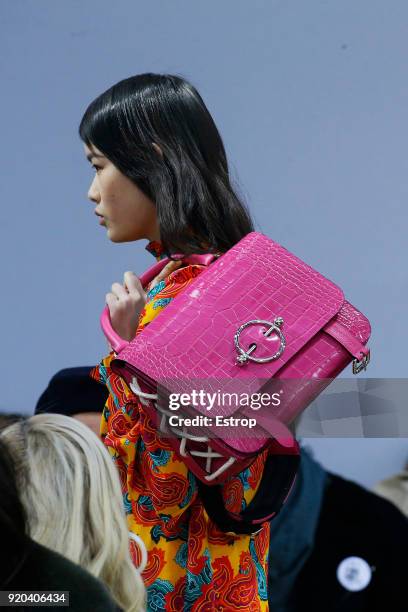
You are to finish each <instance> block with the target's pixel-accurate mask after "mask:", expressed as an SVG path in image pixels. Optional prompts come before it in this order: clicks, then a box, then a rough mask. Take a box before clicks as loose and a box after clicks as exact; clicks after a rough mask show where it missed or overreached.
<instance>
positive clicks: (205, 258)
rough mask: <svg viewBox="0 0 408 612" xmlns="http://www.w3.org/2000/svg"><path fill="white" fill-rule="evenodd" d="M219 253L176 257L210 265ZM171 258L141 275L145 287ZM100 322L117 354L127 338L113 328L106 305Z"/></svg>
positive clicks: (156, 264) (140, 278)
mask: <svg viewBox="0 0 408 612" xmlns="http://www.w3.org/2000/svg"><path fill="white" fill-rule="evenodd" d="M217 256H218V255H217V254H215V253H205V254H196V253H192V254H191V255H183V254H182V253H176V254H175V255H174V257H176V258H178V260H179V261H182V262H183V263H185V264H189V265H201V266H208V265H209V264H210V263H211V262H212V261H213V260H214V259H215V258H216V257H217ZM169 261H171V260H170V258H169V257H166V258H165V259H161V260H160V261H158V262H156V263H155V264H153V266H151V267H150V268H148V269H147V270H146V271H145V272H143V274H142V275H141V276H140V277H139V280H140V282H141V284H142V287H143V288H146V287H147V285H148V284H149V283H150V282H151V281H152V280H153V279H154V278H155V277H156V276H157V275H158V274H159V273H160V272H161V271H162V270H163V268H164V267H165V266H166V265H167V264H168V263H169ZM100 323H101V327H102V331H103V333H104V334H105V336H106V338H107V340H108V341H109V344H110V345H111V347H112V349H113V350H114V351H115V353H116V354H118V353H120V351H122V350H123V349H124V348H125V347H126V346H127V345H128V344H129V342H128V341H127V340H124V339H123V338H121V337H120V336H119V335H118V334H117V333H116V332H115V330H114V329H113V327H112V323H111V320H110V315H109V308H108V306H105V308H104V309H103V312H102V314H101V317H100Z"/></svg>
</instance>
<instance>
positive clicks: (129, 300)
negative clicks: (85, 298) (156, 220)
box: [106, 261, 181, 342]
mask: <svg viewBox="0 0 408 612" xmlns="http://www.w3.org/2000/svg"><path fill="white" fill-rule="evenodd" d="M180 266H181V262H180V261H170V262H169V263H168V264H167V265H166V266H164V268H163V270H162V271H161V272H160V274H158V275H157V276H155V277H154V279H153V280H152V281H151V283H150V285H149V288H150V289H153V287H155V286H156V285H157V283H159V282H160V281H162V280H163V279H165V278H166V277H167V276H168V275H169V274H170V273H171V272H173V271H174V270H176V269H177V268H179V267H180ZM146 296H147V294H146V292H145V291H144V289H143V287H142V284H141V282H140V280H139V278H138V277H137V276H136V274H135V273H134V272H125V274H124V275H123V285H121V284H120V283H113V285H112V288H111V292H110V293H107V294H106V304H107V305H108V307H109V313H110V319H111V323H112V327H113V329H114V330H115V332H116V333H117V334H118V335H119V336H120V337H121V338H123V339H124V340H127V341H128V342H130V340H133V338H134V337H135V335H136V330H137V326H138V323H139V317H140V313H141V312H142V310H143V308H144V305H145V304H146Z"/></svg>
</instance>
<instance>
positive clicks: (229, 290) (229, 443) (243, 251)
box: [101, 232, 371, 484]
mask: <svg viewBox="0 0 408 612" xmlns="http://www.w3.org/2000/svg"><path fill="white" fill-rule="evenodd" d="M183 261H184V262H185V263H186V264H199V265H203V266H206V269H205V270H203V271H202V272H201V274H199V275H198V277H196V278H195V279H194V281H192V282H191V283H190V285H188V287H187V288H186V289H185V290H184V291H183V292H181V293H179V294H178V295H177V296H176V297H175V298H174V299H173V300H172V302H171V303H169V305H168V306H167V307H166V308H165V309H164V310H163V311H162V312H161V313H160V315H159V316H158V317H156V318H155V319H154V320H153V321H152V322H151V323H149V324H148V325H147V326H146V327H145V329H144V330H143V331H142V332H141V333H140V334H139V335H138V336H137V337H136V338H135V339H134V340H133V341H131V342H126V341H124V340H123V339H121V338H120V337H119V336H118V335H117V334H116V333H115V332H114V330H113V329H112V326H111V323H110V318H109V310H108V309H107V308H105V310H104V312H103V313H102V317H101V324H102V329H103V331H104V333H105V335H106V337H107V338H108V340H109V341H110V343H111V346H112V348H113V350H114V351H115V353H116V358H115V359H114V360H113V361H112V363H111V366H112V369H113V370H114V371H115V372H116V373H117V374H119V375H120V376H121V377H122V378H123V379H124V380H125V381H126V382H127V383H128V385H129V386H130V388H131V389H132V390H133V392H134V393H135V394H137V395H138V396H139V397H140V401H141V402H142V403H143V404H144V405H145V407H146V410H147V411H148V413H149V415H150V416H151V418H152V419H155V421H154V422H155V423H156V426H157V427H158V429H159V430H160V431H161V432H162V435H164V436H168V441H169V443H170V444H171V445H172V447H173V448H174V449H175V450H176V452H177V453H178V455H179V456H180V458H182V460H183V461H184V462H185V463H187V465H188V467H189V468H190V469H191V471H192V472H193V473H194V474H195V475H196V476H197V477H198V478H199V479H200V480H201V481H202V482H204V483H206V484H217V483H221V482H223V481H224V480H225V479H226V478H228V477H230V476H231V475H233V474H237V473H239V472H240V471H242V469H244V468H245V467H247V466H248V465H250V464H251V462H252V461H253V460H254V458H255V457H256V456H257V454H258V453H259V452H261V451H262V450H263V449H266V448H269V449H271V450H272V453H281V454H283V455H284V454H288V455H295V454H298V452H299V449H298V445H297V442H296V441H295V440H294V439H293V437H292V435H291V433H290V431H289V429H288V425H289V424H290V423H292V422H293V420H294V419H295V418H296V417H297V416H298V415H299V414H300V413H301V412H302V411H303V410H304V409H305V408H306V407H307V406H308V405H309V404H310V403H311V402H312V401H313V399H314V398H315V397H316V396H317V395H318V394H319V393H321V392H322V391H323V389H324V388H325V387H327V385H328V384H329V383H330V382H331V381H332V380H333V378H335V377H336V376H337V375H338V374H339V373H340V372H341V371H342V370H343V369H344V368H345V367H346V366H347V365H349V364H350V363H352V366H353V373H354V374H357V373H358V372H360V371H361V370H362V369H365V368H366V366H367V364H368V362H369V358H370V351H369V349H368V348H367V347H366V343H367V341H368V338H369V337H370V332H371V329H370V324H369V321H368V320H367V318H366V317H365V316H364V315H363V314H362V313H361V312H359V311H358V310H357V309H356V308H355V307H354V306H352V305H351V304H350V303H349V302H347V301H346V300H345V299H344V295H343V292H342V290H341V289H340V288H339V287H338V286H337V285H335V284H334V283H333V282H331V281H330V280H328V279H327V278H325V277H324V276H323V275H322V274H320V273H319V272H317V271H316V270H314V269H313V268H311V267H310V266H309V265H307V264H306V263H305V262H303V261H302V260H301V259H299V258H298V257H296V256H295V255H293V254H292V253H290V252H289V251H288V250H286V249H285V248H284V247H283V246H281V245H279V244H278V243H276V242H274V241H273V240H272V239H270V238H269V237H267V236H265V235H264V234H261V233H259V232H251V233H249V234H247V235H246V236H245V237H244V238H243V239H242V240H240V241H239V242H238V243H237V244H235V245H234V246H233V247H232V248H231V249H229V250H228V251H227V252H226V253H224V254H222V255H221V256H218V257H217V256H216V255H212V254H208V255H190V256H187V257H183ZM167 262H168V259H165V260H161V261H160V262H158V263H156V264H155V265H154V266H152V267H151V268H150V269H149V270H147V272H145V273H144V274H143V275H142V276H141V277H140V280H141V283H142V285H143V286H144V287H146V286H147V283H148V282H149V281H150V280H151V279H152V278H154V277H155V276H156V275H157V274H158V273H159V271H160V270H161V269H162V268H163V267H164V265H166V263H167ZM192 389H195V390H196V391H197V393H198V389H201V390H202V391H203V393H204V395H203V397H207V398H208V397H210V396H211V394H212V397H214V398H215V400H214V403H213V405H212V406H211V408H209V406H208V405H205V402H204V404H203V403H197V402H195V403H194V402H192V401H189V400H191V399H192V398H193V394H192ZM260 392H262V393H264V394H266V397H269V398H271V397H274V399H275V402H274V403H273V405H271V403H270V404H269V405H268V406H267V407H265V406H262V407H261V409H259V407H257V408H254V407H253V405H242V404H241V403H240V402H235V403H234V402H232V404H231V403H230V404H229V405H228V403H227V405H226V403H225V401H220V399H221V396H222V399H223V400H224V395H225V394H227V395H228V393H231V394H232V395H233V396H234V397H241V396H242V394H244V395H245V394H247V397H250V398H252V397H253V396H254V394H258V397H259V395H260ZM183 393H185V394H187V396H185V397H187V400H188V401H185V402H184V404H182V405H179V407H178V408H177V409H174V410H173V409H172V408H170V406H171V403H170V399H171V398H172V397H173V398H174V397H175V394H176V396H177V397H179V398H181V394H183ZM206 394H208V395H206ZM234 394H235V395H234ZM193 399H194V398H193ZM197 417H198V418H197ZM200 417H201V419H200ZM194 418H196V419H195V421H194ZM188 419H189V420H188ZM234 419H235V420H234ZM250 419H252V421H251V423H252V426H249V421H250ZM254 421H255V423H254V424H253V422H254ZM220 423H221V425H220Z"/></svg>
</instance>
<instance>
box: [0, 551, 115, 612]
mask: <svg viewBox="0 0 408 612" xmlns="http://www.w3.org/2000/svg"><path fill="white" fill-rule="evenodd" d="M0 572H1V590H3V591H69V594H70V595H69V601H70V605H69V607H61V606H60V607H57V606H52V605H51V606H50V607H48V606H47V607H46V608H44V607H42V606H41V609H44V610H55V611H57V610H59V611H60V610H73V611H75V612H91V611H92V612H121V608H119V607H118V606H117V605H116V603H115V602H114V601H113V599H112V597H111V596H110V594H109V592H108V590H107V588H106V587H105V586H104V585H103V584H102V582H100V581H99V580H97V579H96V578H95V577H94V576H92V575H91V574H90V573H89V572H87V571H85V570H84V569H82V568H81V567H79V566H78V565H75V563H72V562H71V561H69V560H68V559H66V558H65V557H63V556H61V555H59V554H58V553H56V552H53V551H51V550H49V549H48V548H45V547H44V546H41V545H40V544H37V543H36V542H33V541H32V540H29V552H28V555H27V557H26V560H25V562H24V563H23V564H22V565H21V566H20V567H19V569H18V570H17V572H12V567H10V564H9V563H8V562H7V558H6V557H5V556H3V559H2V560H1V561H0ZM11 572H12V573H13V574H14V575H13V576H12V578H11V580H8V577H9V576H10V573H11ZM7 609H14V610H26V611H27V612H28V611H29V610H30V611H31V610H35V609H37V608H33V607H28V606H24V605H21V606H20V607H13V608H7Z"/></svg>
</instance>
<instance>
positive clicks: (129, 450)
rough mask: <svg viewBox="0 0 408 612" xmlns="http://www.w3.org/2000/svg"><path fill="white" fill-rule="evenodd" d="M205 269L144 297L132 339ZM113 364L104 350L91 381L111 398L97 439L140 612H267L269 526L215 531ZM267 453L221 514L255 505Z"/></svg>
mask: <svg viewBox="0 0 408 612" xmlns="http://www.w3.org/2000/svg"><path fill="white" fill-rule="evenodd" d="M145 248H146V250H147V251H148V252H150V253H151V254H152V255H153V256H154V257H155V258H156V260H157V261H160V260H161V259H162V258H164V257H165V255H164V253H163V248H162V245H161V243H160V242H157V241H152V242H149V243H148V245H147V246H146V247H145ZM203 269H204V266H201V265H187V266H185V267H183V268H181V269H177V270H176V271H174V272H172V273H170V275H169V276H168V277H167V278H166V279H164V280H162V281H161V282H159V283H158V284H157V285H156V286H155V287H153V288H152V289H151V290H150V291H149V290H148V291H147V301H146V304H145V307H144V308H143V310H142V312H141V313H140V318H139V324H138V328H137V332H136V337H137V335H138V334H140V333H141V332H142V331H143V329H144V327H146V325H148V324H149V323H150V321H152V320H153V319H154V318H155V317H156V316H158V315H159V314H160V312H161V311H162V310H163V308H165V307H166V306H167V304H169V302H170V301H171V300H173V299H174V298H175V297H176V296H177V295H178V293H179V292H180V291H183V289H185V287H187V286H188V285H189V284H190V283H191V282H192V281H193V280H194V278H195V277H196V276H198V275H199V274H200V273H201V272H202V270H203ZM147 289H148V288H147ZM113 358H114V353H113V352H111V353H110V354H109V355H108V356H107V357H105V358H104V359H102V361H101V363H100V364H99V366H97V367H95V368H94V369H93V371H92V373H91V376H92V377H93V378H95V379H96V380H98V381H100V382H101V383H104V384H105V385H106V386H107V387H108V390H109V397H108V400H107V402H106V405H105V407H104V410H103V413H102V419H101V437H102V440H103V441H104V444H105V445H106V446H107V448H108V449H109V451H110V453H111V455H112V458H113V460H114V461H115V463H116V466H117V468H118V471H119V474H120V479H121V485H122V492H123V503H124V506H125V510H126V514H127V519H128V526H129V530H130V531H132V532H133V533H135V534H137V535H138V536H139V537H140V538H141V539H142V540H143V542H144V543H145V546H146V548H147V551H148V561H147V565H146V567H145V569H144V571H143V573H142V577H143V579H144V582H145V585H146V588H147V610H148V611H149V612H150V611H151V612H159V611H161V610H168V611H171V612H179V611H180V612H190V611H191V612H210V611H211V612H212V611H214V612H215V611H217V612H218V611H219V612H221V611H223V612H233V611H234V610H241V611H242V610H245V612H247V611H251V612H258V611H262V612H264V611H266V610H268V596H267V575H268V571H267V569H268V568H267V560H268V549H269V523H264V525H263V527H262V529H261V531H260V532H259V533H258V534H256V535H253V536H249V535H230V534H226V533H224V532H222V531H221V530H220V529H218V527H217V526H216V525H215V524H214V523H213V522H212V521H211V519H210V518H209V517H208V515H207V513H206V511H205V508H204V506H203V504H202V502H201V500H200V497H199V495H198V490H197V482H196V478H195V476H194V475H193V474H192V473H191V472H190V470H189V469H188V468H187V466H186V465H185V464H184V462H183V461H182V460H181V459H180V458H179V457H178V455H177V454H176V453H175V452H174V450H173V449H172V447H171V446H170V445H169V444H168V443H166V441H164V440H163V439H161V438H160V436H159V435H158V433H157V431H156V429H155V428H154V427H153V425H152V423H151V421H150V419H149V417H148V416H147V414H146V412H145V410H144V408H143V405H142V404H141V402H140V401H139V399H138V397H137V396H136V395H135V394H133V393H132V391H131V390H130V389H129V387H128V386H127V385H126V383H125V382H124V380H123V379H121V378H120V377H119V376H117V375H116V374H114V373H113V371H112V370H111V368H110V363H111V361H112V359H113ZM266 452H267V451H266ZM266 452H264V453H261V454H260V455H259V456H258V457H257V459H256V460H255V461H254V462H253V463H252V465H251V466H250V467H248V468H246V469H245V470H244V471H243V472H241V473H240V474H238V475H236V476H234V477H231V478H229V479H228V480H227V482H226V483H225V484H224V485H223V500H224V504H225V507H226V508H227V509H228V510H230V511H232V512H240V510H241V509H243V508H245V507H246V505H247V504H249V503H250V501H251V500H252V498H253V497H254V495H255V493H256V491H257V489H258V486H259V483H260V480H261V477H262V471H263V466H264V462H265V458H266ZM130 546H131V552H132V557H133V560H134V563H135V564H136V565H137V566H138V565H139V564H140V561H141V559H140V558H139V556H140V552H139V550H138V549H137V547H136V546H134V544H133V541H131V543H130Z"/></svg>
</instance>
